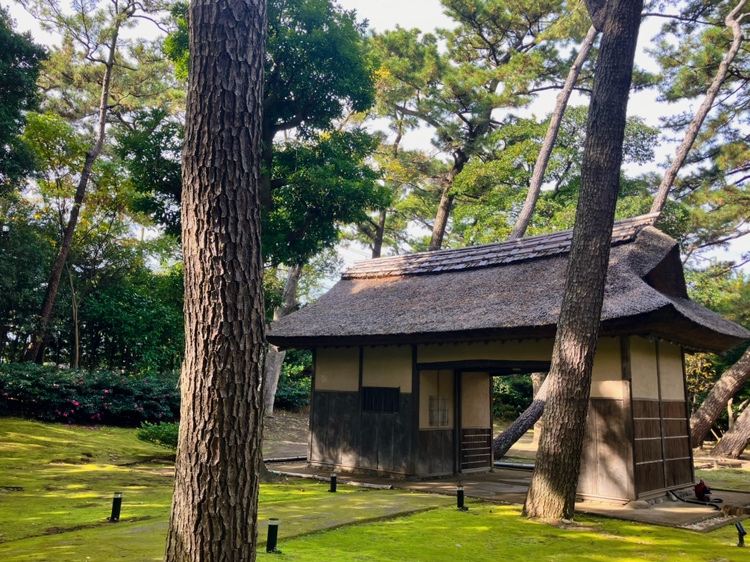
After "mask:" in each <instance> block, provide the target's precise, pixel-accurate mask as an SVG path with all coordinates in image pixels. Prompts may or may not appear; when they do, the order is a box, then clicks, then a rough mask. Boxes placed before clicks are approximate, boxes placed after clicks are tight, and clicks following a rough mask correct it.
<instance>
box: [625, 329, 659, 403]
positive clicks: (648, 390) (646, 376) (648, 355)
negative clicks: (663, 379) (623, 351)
mask: <svg viewBox="0 0 750 562" xmlns="http://www.w3.org/2000/svg"><path fill="white" fill-rule="evenodd" d="M630 369H631V375H632V383H631V393H632V396H633V398H639V399H650V400H657V399H658V398H659V379H658V376H657V372H656V343H655V342H651V341H648V340H647V339H644V338H641V337H637V336H633V337H631V338H630Z"/></svg>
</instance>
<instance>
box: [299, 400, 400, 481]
mask: <svg viewBox="0 0 750 562" xmlns="http://www.w3.org/2000/svg"><path fill="white" fill-rule="evenodd" d="M312 411H313V419H312V428H311V448H310V462H313V463H317V464H326V465H329V464H330V465H335V466H341V467H347V468H365V469H370V470H377V471H384V472H395V473H402V474H406V473H407V472H408V469H409V466H408V462H409V459H410V457H411V435H412V433H411V426H412V417H413V416H412V395H411V394H406V393H402V394H400V396H399V411H398V412H396V413H390V412H363V411H362V408H361V404H360V397H359V393H358V392H328V391H316V392H313V407H312ZM333 420H335V421H333Z"/></svg>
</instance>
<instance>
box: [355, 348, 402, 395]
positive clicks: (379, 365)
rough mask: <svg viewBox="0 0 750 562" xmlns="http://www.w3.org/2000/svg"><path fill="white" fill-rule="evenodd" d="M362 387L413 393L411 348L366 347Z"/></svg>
mask: <svg viewBox="0 0 750 562" xmlns="http://www.w3.org/2000/svg"><path fill="white" fill-rule="evenodd" d="M363 359H364V363H363V366H362V386H379V387H391V388H395V387H399V388H401V392H406V393H409V392H411V371H412V361H411V346H410V345H401V346H395V345H391V346H384V347H365V350H364V356H363Z"/></svg>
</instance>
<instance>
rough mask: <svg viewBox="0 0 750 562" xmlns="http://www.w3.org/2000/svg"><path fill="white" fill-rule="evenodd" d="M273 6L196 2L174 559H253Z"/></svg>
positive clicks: (186, 156)
mask: <svg viewBox="0 0 750 562" xmlns="http://www.w3.org/2000/svg"><path fill="white" fill-rule="evenodd" d="M265 21H266V3H265V0H238V1H233V2H229V1H227V0H218V1H211V0H194V1H193V2H192V3H191V6H190V79H189V85H188V99H187V114H186V127H185V148H184V152H183V196H182V205H183V206H182V242H183V250H184V262H185V336H186V337H185V361H184V364H183V370H182V381H181V387H182V407H181V423H180V437H179V445H178V451H177V463H176V479H175V493H174V499H173V503H172V514H171V518H170V522H169V535H168V539H167V550H166V556H165V560H167V561H169V562H185V561H188V560H189V561H191V562H202V561H207V560H211V561H237V562H239V561H243V562H248V561H253V560H255V545H256V539H257V502H258V480H259V478H258V472H259V468H260V466H259V465H260V462H261V428H262V413H263V403H262V399H263V397H262V394H261V389H260V383H261V378H262V372H263V354H264V349H265V343H264V308H263V267H262V265H263V264H262V258H261V247H260V202H259V184H260V179H259V178H260V166H259V161H260V138H261V104H262V90H263V52H264V42H265V25H266V24H265Z"/></svg>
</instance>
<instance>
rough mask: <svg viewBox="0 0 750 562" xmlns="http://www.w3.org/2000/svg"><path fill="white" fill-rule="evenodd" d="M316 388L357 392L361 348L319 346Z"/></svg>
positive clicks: (316, 365) (316, 357)
mask: <svg viewBox="0 0 750 562" xmlns="http://www.w3.org/2000/svg"><path fill="white" fill-rule="evenodd" d="M315 390H334V391H344V392H357V391H358V390H359V348H358V347H319V348H318V349H317V350H316V351H315Z"/></svg>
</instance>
